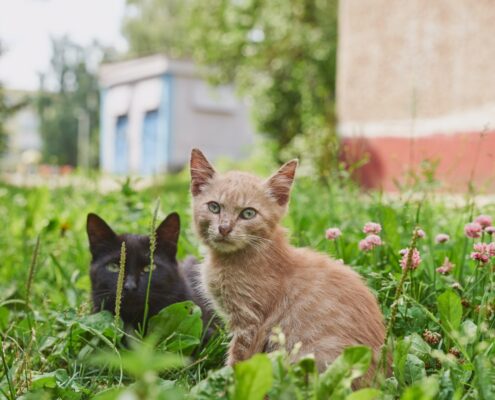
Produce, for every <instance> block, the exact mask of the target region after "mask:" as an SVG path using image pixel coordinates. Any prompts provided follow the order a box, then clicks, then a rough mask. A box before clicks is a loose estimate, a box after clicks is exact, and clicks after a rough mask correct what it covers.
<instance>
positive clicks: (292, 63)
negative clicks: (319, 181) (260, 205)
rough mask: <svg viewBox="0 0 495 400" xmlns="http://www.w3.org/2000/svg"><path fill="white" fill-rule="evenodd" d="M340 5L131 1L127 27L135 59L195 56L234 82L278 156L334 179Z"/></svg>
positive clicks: (306, 0) (218, 78)
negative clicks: (156, 54)
mask: <svg viewBox="0 0 495 400" xmlns="http://www.w3.org/2000/svg"><path fill="white" fill-rule="evenodd" d="M337 3H338V2H337V1H336V0H329V1H315V0H301V1H292V2H289V3H287V2H286V1H283V0H246V1H225V0H210V1H202V0H128V1H127V4H128V5H129V11H130V12H129V15H128V16H127V19H126V21H125V23H124V27H123V30H124V34H125V35H126V37H127V39H128V42H129V44H130V51H131V54H133V55H136V54H138V55H142V54H149V53H154V52H165V53H168V54H170V55H172V56H191V55H192V57H193V58H194V59H195V60H196V61H197V62H198V63H199V64H201V65H202V66H205V67H207V69H208V77H209V78H210V79H211V80H212V82H214V83H226V84H232V83H234V84H235V85H236V87H237V89H238V90H239V93H240V94H241V95H242V96H244V97H245V98H247V99H249V101H250V102H251V103H252V104H255V105H256V106H255V107H252V112H253V117H254V120H255V123H256V128H257V130H258V132H261V133H262V134H264V135H266V136H267V137H268V138H269V139H271V140H272V141H273V143H274V146H273V155H274V156H275V158H278V159H280V158H284V159H285V158H287V157H290V156H299V157H302V158H305V159H308V160H310V161H311V162H312V165H313V166H314V167H315V168H316V171H317V173H318V174H319V176H323V177H325V178H327V177H328V176H329V174H330V172H331V171H330V170H331V169H332V168H329V167H332V166H333V167H334V169H335V168H336V167H337V162H338V157H336V154H337V151H338V143H337V140H336V135H335V122H336V121H335V80H336V55H337V12H338V10H337V5H338V4H337ZM283 149H286V151H285V153H280V151H281V150H283Z"/></svg>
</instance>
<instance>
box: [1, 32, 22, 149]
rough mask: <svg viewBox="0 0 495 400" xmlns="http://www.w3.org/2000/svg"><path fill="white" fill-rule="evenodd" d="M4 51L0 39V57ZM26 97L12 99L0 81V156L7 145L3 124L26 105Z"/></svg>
mask: <svg viewBox="0 0 495 400" xmlns="http://www.w3.org/2000/svg"><path fill="white" fill-rule="evenodd" d="M2 53H4V49H3V46H2V41H1V40H0V58H1V57H2ZM27 103H28V100H27V99H20V100H19V99H18V100H13V99H11V98H9V96H7V93H6V90H5V88H4V87H3V85H2V83H1V82H0V157H1V156H2V155H3V154H4V153H5V152H6V150H7V146H8V132H7V128H6V127H5V124H6V122H7V120H8V119H9V118H11V117H12V116H13V115H14V114H15V113H16V112H18V111H19V110H20V109H21V108H23V107H24V106H26V105H27Z"/></svg>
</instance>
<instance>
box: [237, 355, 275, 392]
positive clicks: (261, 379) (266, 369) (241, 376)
mask: <svg viewBox="0 0 495 400" xmlns="http://www.w3.org/2000/svg"><path fill="white" fill-rule="evenodd" d="M234 376H235V389H234V395H233V399H234V400H262V399H263V397H264V396H265V395H266V393H267V392H268V390H269V389H270V388H271V386H272V382H273V375H272V363H271V362H270V359H269V358H268V356H267V355H266V354H256V355H255V356H254V357H252V358H251V359H250V360H247V361H243V362H241V363H239V364H237V365H236V366H235V374H234Z"/></svg>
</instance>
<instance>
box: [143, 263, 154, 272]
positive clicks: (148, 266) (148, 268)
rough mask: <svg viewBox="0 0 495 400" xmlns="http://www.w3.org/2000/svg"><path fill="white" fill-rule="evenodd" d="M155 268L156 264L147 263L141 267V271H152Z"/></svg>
mask: <svg viewBox="0 0 495 400" xmlns="http://www.w3.org/2000/svg"><path fill="white" fill-rule="evenodd" d="M150 267H151V268H150ZM155 269H156V265H155V264H152V265H151V266H150V265H147V266H146V267H144V268H143V272H150V270H151V271H154V270H155Z"/></svg>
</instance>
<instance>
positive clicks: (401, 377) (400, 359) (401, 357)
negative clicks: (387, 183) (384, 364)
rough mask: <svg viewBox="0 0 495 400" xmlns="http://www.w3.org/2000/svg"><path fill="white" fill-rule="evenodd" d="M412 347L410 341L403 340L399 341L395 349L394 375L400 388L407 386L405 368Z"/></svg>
mask: <svg viewBox="0 0 495 400" xmlns="http://www.w3.org/2000/svg"><path fill="white" fill-rule="evenodd" d="M410 347H411V342H410V341H409V340H405V339H401V340H398V341H397V343H396V345H395V348H394V367H393V369H394V375H395V377H396V379H397V382H398V383H399V385H400V386H404V385H405V383H406V382H405V374H404V372H405V368H406V361H407V355H408V354H409V348H410Z"/></svg>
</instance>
